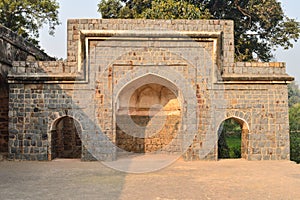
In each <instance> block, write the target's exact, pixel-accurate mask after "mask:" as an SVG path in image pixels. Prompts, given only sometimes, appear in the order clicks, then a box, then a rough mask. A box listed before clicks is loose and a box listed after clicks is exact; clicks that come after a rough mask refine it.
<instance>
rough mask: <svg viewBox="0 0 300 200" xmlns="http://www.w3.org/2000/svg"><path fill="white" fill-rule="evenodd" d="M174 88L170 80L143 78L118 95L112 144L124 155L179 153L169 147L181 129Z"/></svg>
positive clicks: (154, 77) (174, 148) (171, 146)
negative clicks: (122, 151) (114, 138)
mask: <svg viewBox="0 0 300 200" xmlns="http://www.w3.org/2000/svg"><path fill="white" fill-rule="evenodd" d="M181 111H182V109H181V103H180V94H179V90H178V88H177V87H176V86H175V85H174V84H173V83H171V82H170V81H168V80H166V79H164V78H162V77H159V76H156V75H152V74H151V75H146V76H143V77H141V78H138V79H136V80H134V81H132V82H130V83H128V84H127V85H126V86H125V87H124V88H123V89H122V91H121V92H120V94H119V96H118V100H117V110H116V145H117V146H118V147H119V148H120V149H122V150H125V151H126V152H134V153H148V152H157V151H169V152H179V151H180V149H179V148H178V146H176V145H170V144H171V143H172V140H173V139H174V138H176V136H177V133H178V131H180V128H181V121H182V120H181V117H182V116H181Z"/></svg>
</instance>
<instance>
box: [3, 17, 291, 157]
mask: <svg viewBox="0 0 300 200" xmlns="http://www.w3.org/2000/svg"><path fill="white" fill-rule="evenodd" d="M233 41H234V37H233V22H232V21H226V20H225V21H220V20H203V21H201V20H192V21H189V20H172V21H169V20H122V19H120V20H106V19H101V20H92V19H80V20H69V21H68V59H67V61H66V62H62V61H59V62H58V61H53V62H52V61H44V62H41V61H36V62H34V61H32V59H29V60H27V61H19V62H14V63H13V67H12V68H11V70H10V71H9V74H8V82H9V88H8V89H9V96H10V98H9V104H8V105H9V112H8V116H9V126H10V130H9V158H10V159H24V160H47V159H53V158H54V157H56V156H55V154H58V152H59V151H58V152H57V151H55V150H54V149H55V148H56V147H58V146H57V144H58V143H66V146H67V147H69V146H71V147H70V148H71V149H74V148H75V149H76V148H77V147H78V146H77V145H74V144H70V143H67V142H68V141H69V140H73V141H78V144H79V140H78V137H77V136H76V137H75V135H76V134H75V135H74V134H73V135H70V137H69V139H66V140H65V141H63V139H62V138H60V139H58V137H56V135H55V132H57V130H64V126H63V125H61V124H60V121H61V119H64V118H66V117H69V119H70V120H71V119H72V120H74V124H75V125H74V126H75V127H76V130H77V133H78V135H79V137H80V139H81V142H82V148H81V150H78V149H80V148H79V147H78V148H77V150H78V151H81V153H78V151H77V153H75V155H76V157H78V156H79V155H80V156H81V159H82V160H95V159H98V160H114V159H117V158H118V154H117V153H122V152H123V153H124V152H125V153H126V152H142V153H149V152H160V153H176V152H177V153H180V154H183V155H184V157H185V159H186V160H198V159H208V160H216V159H217V158H218V156H217V152H218V151H217V146H216V143H217V140H218V130H219V126H220V124H221V123H222V121H224V120H225V119H228V118H234V119H236V120H237V122H238V123H239V124H240V125H241V127H242V138H241V139H242V149H241V150H242V151H241V152H242V153H241V154H242V157H243V158H245V159H248V160H281V159H289V151H288V149H289V137H288V130H289V125H288V105H287V83H288V82H289V81H291V80H293V78H292V77H290V76H288V75H287V74H286V72H285V64H284V63H259V62H253V63H242V62H238V63H234V44H233ZM7 96H8V95H7ZM157 105H159V106H157ZM0 116H1V115H0ZM124 118H125V119H126V120H127V121H126V120H125V121H124ZM128 119H131V120H129V121H128ZM151 120H152V121H153V124H152V126H151V123H150V122H151ZM155 120H156V121H155ZM154 121H155V123H154ZM148 126H149V132H146V129H147V127H148ZM65 129H66V130H67V128H66V127H65ZM68 130H70V132H73V133H75V132H76V131H75V128H74V127H73V128H72V130H71V129H68ZM129 133H130V134H129ZM55 138H56V139H55ZM74 138H75V139H74ZM76 138H77V139H76ZM58 141H60V142H58ZM68 144H69V146H68ZM76 146H77V147H76ZM79 146H80V145H79ZM73 155H74V154H73ZM74 157H75V156H74Z"/></svg>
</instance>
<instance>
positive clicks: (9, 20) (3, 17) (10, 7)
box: [0, 0, 60, 44]
mask: <svg viewBox="0 0 300 200" xmlns="http://www.w3.org/2000/svg"><path fill="white" fill-rule="evenodd" d="M58 8H59V4H58V2H56V0H22V1H20V0H0V24H2V25H4V26H6V27H7V28H9V29H11V30H13V31H15V32H16V33H18V34H19V35H20V36H22V37H24V38H26V39H27V40H29V41H31V42H33V43H34V44H37V43H38V41H37V38H38V37H39V28H41V27H42V26H43V25H44V24H48V26H49V34H50V35H53V34H54V30H55V27H56V26H57V25H59V24H60V22H59V20H58Z"/></svg>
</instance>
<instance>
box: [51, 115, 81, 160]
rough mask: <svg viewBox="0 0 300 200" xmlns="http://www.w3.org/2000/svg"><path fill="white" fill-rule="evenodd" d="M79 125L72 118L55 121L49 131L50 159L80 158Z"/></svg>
mask: <svg viewBox="0 0 300 200" xmlns="http://www.w3.org/2000/svg"><path fill="white" fill-rule="evenodd" d="M81 131H82V130H81V128H80V124H79V123H78V122H77V121H76V120H74V119H73V118H72V117H69V116H65V117H62V118H59V119H57V120H56V121H55V122H54V124H53V126H52V130H51V159H54V158H81V154H82V142H81V138H80V136H81Z"/></svg>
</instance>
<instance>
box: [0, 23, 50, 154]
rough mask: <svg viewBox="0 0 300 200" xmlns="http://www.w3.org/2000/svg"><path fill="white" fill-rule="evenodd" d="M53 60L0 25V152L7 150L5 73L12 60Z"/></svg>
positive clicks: (7, 95)
mask: <svg viewBox="0 0 300 200" xmlns="http://www.w3.org/2000/svg"><path fill="white" fill-rule="evenodd" d="M29 60H30V61H33V60H54V59H53V58H51V57H49V56H48V55H47V54H45V53H44V52H43V51H41V50H40V49H38V48H36V47H35V46H33V45H32V44H30V43H28V42H27V41H26V40H24V38H22V37H20V36H18V35H17V34H16V33H14V32H12V31H11V30H9V29H8V28H6V27H4V26H2V25H0V152H7V151H8V138H9V134H8V116H9V115H8V110H9V108H8V104H9V103H8V102H9V92H8V91H9V89H8V84H7V74H8V71H9V69H10V68H11V67H12V63H13V62H14V61H29Z"/></svg>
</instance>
